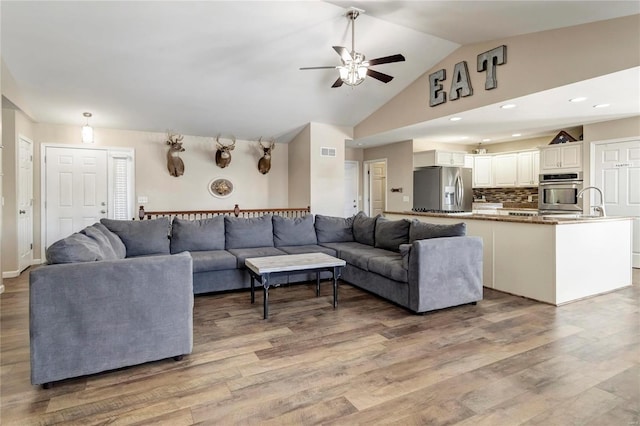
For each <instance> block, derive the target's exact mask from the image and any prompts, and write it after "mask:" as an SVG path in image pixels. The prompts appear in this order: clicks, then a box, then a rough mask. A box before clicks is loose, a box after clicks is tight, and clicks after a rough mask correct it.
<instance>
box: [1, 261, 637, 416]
mask: <svg viewBox="0 0 640 426" xmlns="http://www.w3.org/2000/svg"><path fill="white" fill-rule="evenodd" d="M4 284H5V287H6V292H5V293H4V294H2V296H0V299H1V309H2V311H1V335H0V337H1V369H0V379H1V405H0V410H1V412H0V414H1V418H0V422H1V423H2V424H3V425H9V424H18V425H29V424H54V423H64V424H82V425H90V424H169V425H182V424H184V425H189V424H194V423H201V424H219V425H231V424H273V425H280V424H317V423H322V424H347V425H352V424H379V423H384V424H401V425H407V424H423V425H425V424H434V425H436V424H459V425H473V426H478V425H491V426H496V425H498V426H500V425H518V424H526V425H598V426H601V425H623V426H629V425H636V426H637V425H639V424H640V415H639V411H640V408H639V404H640V402H639V401H640V379H639V377H640V332H639V327H640V314H639V306H640V271H637V270H636V271H634V286H632V287H630V288H627V289H623V290H620V291H617V292H614V293H610V294H606V295H603V296H599V297H595V298H591V299H587V300H584V301H580V302H576V303H572V304H569V305H566V306H563V307H560V308H556V307H553V306H548V305H544V304H541V303H536V302H532V301H529V300H526V299H523V298H519V297H514V296H509V295H506V294H502V293H499V292H495V291H491V290H485V299H484V300H483V301H482V302H480V303H478V305H477V306H471V305H467V306H461V307H457V308H453V309H446V310H443V311H439V312H434V313H430V314H427V315H413V314H411V313H409V312H407V311H405V310H404V309H402V308H399V307H397V306H394V305H392V304H390V303H388V302H385V301H384V300H381V299H379V298H376V297H375V296H372V295H370V294H367V293H365V292H363V291H361V290H358V289H356V288H354V287H351V286H349V285H346V284H344V285H341V287H340V306H339V307H338V309H337V310H335V311H334V310H333V308H332V306H331V296H330V295H331V288H330V287H331V286H330V285H329V283H325V284H324V285H323V289H322V295H321V297H320V298H315V297H314V295H315V294H314V286H313V285H311V284H310V285H307V284H304V285H298V286H294V287H281V288H276V289H274V290H272V291H271V292H270V298H271V310H270V319H269V320H267V321H264V320H262V310H261V304H260V303H256V305H254V306H251V305H250V304H249V293H248V292H236V293H228V294H218V295H205V296H198V297H196V301H195V310H194V349H193V353H192V354H191V355H189V356H188V357H185V359H184V360H183V361H181V362H174V361H173V360H164V361H158V362H154V363H148V364H145V365H140V366H135V367H130V368H125V369H121V370H117V371H112V372H108V373H103V374H98V375H93V376H89V377H82V378H78V379H71V380H67V381H64V382H59V383H56V385H55V386H54V387H53V388H52V389H50V390H43V389H41V388H40V387H37V386H32V385H31V384H30V383H29V327H28V273H23V274H22V276H21V277H19V278H16V279H5V280H4Z"/></svg>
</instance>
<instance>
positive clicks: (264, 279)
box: [262, 275, 269, 319]
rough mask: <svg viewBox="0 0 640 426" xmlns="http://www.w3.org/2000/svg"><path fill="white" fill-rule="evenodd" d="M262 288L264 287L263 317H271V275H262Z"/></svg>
mask: <svg viewBox="0 0 640 426" xmlns="http://www.w3.org/2000/svg"><path fill="white" fill-rule="evenodd" d="M262 288H263V289H264V302H263V303H264V306H263V311H264V316H263V318H264V319H268V318H269V276H268V275H263V276H262Z"/></svg>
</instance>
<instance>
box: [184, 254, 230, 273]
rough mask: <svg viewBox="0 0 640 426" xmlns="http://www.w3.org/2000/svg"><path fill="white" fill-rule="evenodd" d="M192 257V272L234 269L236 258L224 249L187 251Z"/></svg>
mask: <svg viewBox="0 0 640 426" xmlns="http://www.w3.org/2000/svg"><path fill="white" fill-rule="evenodd" d="M189 253H190V254H191V258H192V259H193V272H194V273H196V272H208V271H223V270H225V269H236V268H237V262H238V260H237V259H236V257H235V256H234V255H232V254H231V253H229V252H228V251H226V250H206V251H189Z"/></svg>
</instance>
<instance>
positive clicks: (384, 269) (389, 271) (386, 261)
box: [369, 255, 409, 283]
mask: <svg viewBox="0 0 640 426" xmlns="http://www.w3.org/2000/svg"><path fill="white" fill-rule="evenodd" d="M407 269H408V268H405V267H404V266H403V264H402V256H400V255H395V256H384V257H373V258H371V259H369V271H371V272H375V273H376V274H380V275H382V276H383V277H387V278H389V279H391V280H394V281H400V282H403V283H406V282H408V281H409V278H408V273H407V272H408V271H407Z"/></svg>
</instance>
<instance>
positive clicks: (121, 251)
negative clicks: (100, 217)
mask: <svg viewBox="0 0 640 426" xmlns="http://www.w3.org/2000/svg"><path fill="white" fill-rule="evenodd" d="M92 226H93V227H94V228H95V229H97V230H98V231H100V232H102V233H103V234H104V235H105V236H106V237H107V239H108V240H109V242H110V243H111V247H112V248H113V251H114V252H115V254H116V257H117V258H118V259H124V258H125V257H126V256H127V247H126V246H125V245H124V243H123V242H122V240H121V239H120V237H118V236H117V235H116V234H114V233H113V232H111V231H109V229H107V227H106V226H104V225H103V224H101V223H100V222H96V223H94V224H93V225H92Z"/></svg>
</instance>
